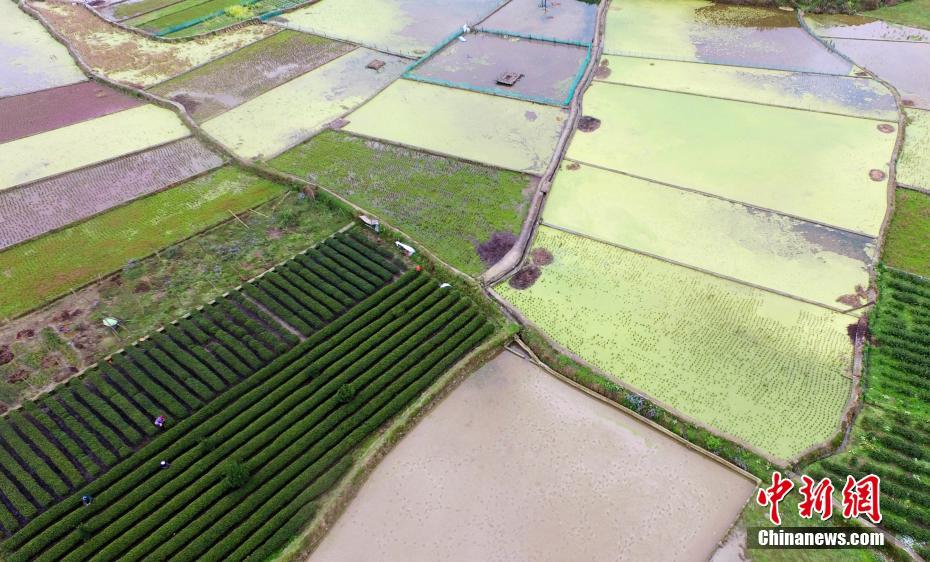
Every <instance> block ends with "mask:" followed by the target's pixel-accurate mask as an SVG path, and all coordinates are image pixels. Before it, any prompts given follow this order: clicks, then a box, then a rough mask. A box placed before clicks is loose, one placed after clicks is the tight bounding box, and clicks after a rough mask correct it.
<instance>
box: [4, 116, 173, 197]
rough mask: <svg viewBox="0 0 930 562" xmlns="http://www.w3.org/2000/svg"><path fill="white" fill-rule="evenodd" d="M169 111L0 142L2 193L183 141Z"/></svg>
mask: <svg viewBox="0 0 930 562" xmlns="http://www.w3.org/2000/svg"><path fill="white" fill-rule="evenodd" d="M189 134H190V131H188V129H187V127H185V126H184V124H183V123H182V122H181V120H180V119H178V117H177V116H176V115H175V114H174V113H172V112H171V111H169V110H167V109H162V108H160V107H156V106H154V105H143V106H139V107H135V108H132V109H126V110H124V111H120V112H117V113H111V114H110V115H105V116H103V117H98V118H96V119H91V120H90V121H84V122H81V123H76V124H74V125H69V126H67V127H62V128H60V129H54V130H52V131H47V132H44V133H39V134H37V135H32V136H29V137H25V138H22V139H17V140H14V141H10V142H7V143H3V144H0V162H3V166H2V168H0V190H3V189H7V188H10V187H13V186H16V185H19V184H22V183H26V182H30V181H34V180H37V179H41V178H46V177H49V176H53V175H55V174H60V173H63V172H67V171H69V170H73V169H75V168H80V167H82V166H88V165H90V164H96V163H97V162H102V161H104V160H109V159H111V158H116V157H117V156H122V155H124V154H129V153H130V152H135V151H138V150H143V149H146V148H150V147H153V146H155V145H159V144H164V143H166V142H170V141H173V140H178V139H180V138H184V137H186V136H188V135H189Z"/></svg>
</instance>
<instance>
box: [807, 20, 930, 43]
mask: <svg viewBox="0 0 930 562" xmlns="http://www.w3.org/2000/svg"><path fill="white" fill-rule="evenodd" d="M806 19H807V23H808V25H810V26H811V29H812V30H813V31H814V33H816V34H817V35H819V36H820V37H824V38H828V39H871V40H875V41H924V42H930V31H928V30H926V29H918V28H916V27H909V26H906V25H898V24H894V23H888V22H886V21H882V20H879V19H874V18H870V17H864V16H852V15H845V14H810V15H808V16H807V18H806Z"/></svg>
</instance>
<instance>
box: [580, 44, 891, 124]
mask: <svg viewBox="0 0 930 562" xmlns="http://www.w3.org/2000/svg"><path fill="white" fill-rule="evenodd" d="M595 79H596V80H600V81H602V82H610V83H613V84H625V85H630V86H640V87H644V88H656V89H660V90H672V91H676V92H683V93H689V94H699V95H703V96H712V97H720V98H729V99H735V100H741V101H751V102H755V103H763V104H770V105H780V106H784V107H793V108H797V109H808V110H811V111H823V112H827V113H838V114H841V115H849V116H852V117H871V118H874V119H884V120H887V121H897V119H898V108H897V105H896V104H895V100H894V95H893V94H892V93H891V91H890V90H888V89H887V88H885V87H884V86H883V85H882V84H881V82H878V81H877V80H872V79H870V78H860V77H852V76H834V75H827V74H809V73H802V72H790V71H783V70H768V69H759V68H748V67H736V66H724V65H716V64H700V63H694V62H680V61H668V60H655V59H644V58H638V57H620V56H612V55H607V56H605V57H603V59H602V60H601V64H600V65H599V67H598V72H597V74H595Z"/></svg>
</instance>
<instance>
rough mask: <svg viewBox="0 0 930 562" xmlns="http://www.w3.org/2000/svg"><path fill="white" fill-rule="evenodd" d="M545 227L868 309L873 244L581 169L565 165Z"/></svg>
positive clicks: (816, 298) (825, 301) (549, 203)
mask: <svg viewBox="0 0 930 562" xmlns="http://www.w3.org/2000/svg"><path fill="white" fill-rule="evenodd" d="M543 220H544V221H545V223H546V224H549V225H553V226H556V227H560V228H565V229H568V230H571V231H574V232H579V233H582V234H584V235H587V236H591V237H594V238H596V239H598V240H603V241H605V242H609V243H613V244H619V245H620V246H622V247H625V248H630V249H632V250H635V251H639V252H644V253H647V254H651V255H655V256H659V257H662V258H666V259H669V260H672V261H674V262H678V263H682V264H686V265H689V266H692V267H698V268H701V269H704V270H707V271H710V272H712V273H716V274H719V275H724V276H727V277H730V278H734V279H737V280H740V281H745V282H748V283H752V284H754V285H758V286H762V287H764V288H768V289H774V290H776V291H780V292H782V293H787V294H789V295H792V296H795V297H800V298H802V299H805V300H809V301H814V302H818V303H821V304H823V305H825V306H828V307H832V308H835V309H839V310H847V309H850V308H853V307H855V306H859V305H860V304H865V303H864V302H862V301H860V297H859V295H857V287H858V288H859V291H863V290H864V289H863V288H865V287H868V286H869V268H870V266H871V265H872V263H873V259H874V257H875V241H874V239H872V238H867V237H865V236H858V235H855V234H849V233H846V232H842V231H837V230H833V229H829V228H826V227H822V226H819V225H815V224H812V223H807V222H803V221H799V220H796V219H792V218H789V217H786V216H784V215H778V214H775V213H771V212H768V211H760V210H757V209H753V208H751V207H745V206H743V205H739V204H736V203H732V202H729V201H725V200H722V199H718V198H715V197H708V196H706V195H701V194H698V193H693V192H688V191H684V190H680V189H676V188H673V187H668V186H664V185H660V184H656V183H652V182H648V181H645V180H640V179H636V178H633V177H630V176H625V175H623V174H618V173H615V172H609V171H606V170H602V169H598V168H592V167H590V166H579V165H578V164H567V165H565V164H563V165H562V168H561V170H559V172H558V174H557V175H556V180H555V184H554V185H553V188H552V192H551V193H550V194H549V199H548V201H547V203H546V206H545V210H544V213H543ZM838 299H842V300H843V302H840V301H839V300H838Z"/></svg>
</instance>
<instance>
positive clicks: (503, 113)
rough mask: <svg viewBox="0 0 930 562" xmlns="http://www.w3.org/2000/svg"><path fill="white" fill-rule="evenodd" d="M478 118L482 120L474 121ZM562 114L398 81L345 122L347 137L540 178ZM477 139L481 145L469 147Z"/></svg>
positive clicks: (545, 107) (548, 108)
mask: <svg viewBox="0 0 930 562" xmlns="http://www.w3.org/2000/svg"><path fill="white" fill-rule="evenodd" d="M475 115H481V116H482V118H481V119H474V118H473V116H475ZM566 117H567V113H566V112H565V110H563V109H560V108H555V107H552V106H548V105H542V104H537V103H530V102H525V101H520V100H513V99H507V98H502V97H498V96H488V95H483V94H478V93H475V92H466V91H463V90H457V89H453V88H445V87H442V86H434V85H432V84H424V83H418V82H413V81H410V80H398V81H397V82H394V83H393V84H391V85H390V86H389V87H388V88H387V89H386V90H384V91H383V92H381V94H379V95H378V96H377V97H375V98H374V99H373V100H371V101H370V102H369V103H367V104H365V105H364V106H362V107H361V108H359V109H358V110H356V111H355V112H353V113H351V114H349V115H348V117H346V119H348V121H349V124H348V125H347V126H346V127H345V129H346V130H347V131H349V132H352V133H356V134H359V135H364V136H368V137H375V138H380V139H384V140H386V141H388V142H394V143H398V144H403V145H406V146H411V147H414V148H419V149H423V150H426V151H429V152H434V153H436V154H441V155H444V156H451V157H455V158H461V159H464V160H469V161H472V162H479V163H482V164H487V165H489V166H495V167H499V168H504V169H506V170H514V171H517V172H525V173H528V174H540V173H542V171H543V170H545V168H546V166H547V165H548V164H549V160H550V159H551V158H552V154H553V152H554V151H555V145H556V143H557V142H558V138H559V135H560V134H561V132H562V127H563V126H564V123H565V119H566ZM475 139H481V142H474V140H475Z"/></svg>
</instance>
